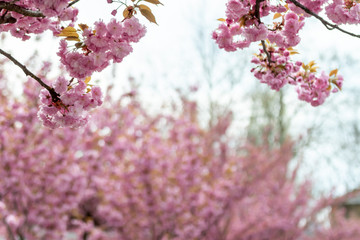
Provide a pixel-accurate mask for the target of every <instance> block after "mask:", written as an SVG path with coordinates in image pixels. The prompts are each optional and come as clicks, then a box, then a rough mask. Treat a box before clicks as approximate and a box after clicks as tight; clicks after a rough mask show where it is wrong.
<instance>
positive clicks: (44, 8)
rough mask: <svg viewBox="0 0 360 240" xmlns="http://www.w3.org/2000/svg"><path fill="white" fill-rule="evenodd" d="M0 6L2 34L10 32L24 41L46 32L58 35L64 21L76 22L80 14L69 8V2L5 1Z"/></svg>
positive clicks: (54, 0)
mask: <svg viewBox="0 0 360 240" xmlns="http://www.w3.org/2000/svg"><path fill="white" fill-rule="evenodd" d="M0 4H1V8H0V15H1V19H0V21H1V24H0V32H7V31H9V32H10V33H11V35H13V36H14V37H18V38H21V39H22V40H27V39H29V38H30V35H29V34H31V33H34V34H39V33H42V32H44V31H46V30H51V31H53V32H54V34H57V33H58V32H59V31H60V23H61V22H62V21H71V22H74V21H75V20H76V16H77V14H78V9H76V8H73V7H68V4H69V1H68V0H47V1H40V0H32V1H28V0H19V1H12V0H3V1H1V3H0ZM8 9H10V10H11V11H9V10H8Z"/></svg>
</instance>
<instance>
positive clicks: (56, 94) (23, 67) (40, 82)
mask: <svg viewBox="0 0 360 240" xmlns="http://www.w3.org/2000/svg"><path fill="white" fill-rule="evenodd" d="M0 54H2V55H4V56H5V57H7V58H8V59H10V60H11V61H12V62H13V63H14V64H15V65H16V66H18V67H20V68H21V70H23V72H24V73H25V75H26V76H30V77H32V78H33V79H34V80H35V81H37V82H38V83H39V84H40V85H41V86H42V87H44V88H45V89H46V90H48V91H49V93H50V95H51V98H52V101H53V102H57V101H60V99H59V96H60V95H59V94H58V93H56V92H55V90H54V89H53V88H51V87H50V86H49V85H47V84H46V83H44V82H43V81H42V80H41V79H40V78H39V77H38V76H36V75H35V74H33V73H32V72H30V71H29V69H27V68H26V66H25V65H23V64H21V63H20V62H19V61H18V60H16V59H15V58H14V57H13V56H11V55H10V54H9V53H7V52H5V51H3V50H2V49H0Z"/></svg>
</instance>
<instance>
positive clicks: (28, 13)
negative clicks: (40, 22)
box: [0, 2, 45, 18]
mask: <svg viewBox="0 0 360 240" xmlns="http://www.w3.org/2000/svg"><path fill="white" fill-rule="evenodd" d="M0 9H6V10H9V11H12V12H17V13H20V14H22V15H24V16H28V17H41V18H43V17H45V15H44V14H43V13H42V12H39V11H33V10H29V9H26V8H24V7H21V6H19V5H16V4H12V3H9V2H0Z"/></svg>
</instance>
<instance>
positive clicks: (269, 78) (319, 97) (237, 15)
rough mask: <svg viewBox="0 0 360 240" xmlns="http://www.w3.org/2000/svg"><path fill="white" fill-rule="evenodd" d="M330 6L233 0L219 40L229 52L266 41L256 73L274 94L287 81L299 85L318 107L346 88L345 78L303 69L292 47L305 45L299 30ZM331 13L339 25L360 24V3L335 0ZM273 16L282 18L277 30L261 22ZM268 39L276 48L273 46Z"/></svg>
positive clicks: (318, 0)
mask: <svg viewBox="0 0 360 240" xmlns="http://www.w3.org/2000/svg"><path fill="white" fill-rule="evenodd" d="M325 2H326V1H324V0H315V1H313V0H299V1H287V4H286V5H285V4H280V5H273V3H272V2H271V1H255V0H229V1H228V3H227V5H226V7H227V9H226V19H219V20H221V21H222V23H221V24H220V25H219V27H218V29H217V30H215V31H214V32H213V39H214V40H215V41H216V43H217V44H218V46H219V48H223V49H225V50H226V51H236V50H237V49H243V48H247V47H249V46H250V44H251V43H252V42H257V41H261V42H262V43H261V44H262V46H263V49H261V50H260V54H259V55H257V57H255V58H253V60H252V63H255V64H257V65H258V66H257V67H255V68H253V69H252V72H254V75H255V77H256V78H258V79H259V80H260V81H261V82H262V83H266V84H268V85H269V86H270V87H271V88H272V89H274V90H279V89H280V88H282V87H283V86H284V85H285V84H287V83H289V84H293V85H297V92H298V95H299V99H301V100H304V101H306V102H309V103H311V105H313V106H318V105H320V104H322V103H323V102H324V100H325V98H326V97H328V96H329V94H330V92H336V91H338V89H341V86H342V81H343V78H342V76H340V75H339V76H337V72H336V74H334V76H332V75H331V74H330V76H327V75H326V74H325V73H322V74H321V75H320V76H319V77H317V76H315V72H316V68H312V67H311V66H308V68H309V69H311V71H310V70H309V69H305V68H303V69H301V66H305V65H304V64H303V63H301V62H296V63H293V62H292V61H291V59H290V55H291V54H290V52H291V50H292V47H294V46H296V45H298V44H299V43H300V40H301V38H300V36H299V31H300V30H301V29H302V28H303V26H304V24H305V18H306V17H311V16H312V15H316V14H318V13H319V12H321V11H322V9H323V6H324V4H325ZM325 9H326V13H327V15H328V17H329V18H330V19H331V20H332V21H334V22H335V23H337V24H341V23H348V24H358V23H360V3H359V2H358V1H357V0H344V1H343V0H334V1H333V2H332V3H331V4H329V5H328V6H326V7H325ZM271 12H272V13H274V16H273V19H279V18H280V19H281V20H280V21H275V22H273V23H272V26H270V25H266V24H264V23H263V22H262V21H261V17H265V16H268V15H269V14H270V13H271ZM310 13H311V14H310ZM319 18H320V17H319ZM322 21H323V23H324V24H327V26H332V25H331V23H327V22H326V21H325V20H322ZM325 22H326V23H325ZM345 32H346V31H345ZM265 40H266V41H267V42H268V43H269V44H271V47H269V48H267V46H266V44H265ZM332 86H335V87H334V88H333V87H332Z"/></svg>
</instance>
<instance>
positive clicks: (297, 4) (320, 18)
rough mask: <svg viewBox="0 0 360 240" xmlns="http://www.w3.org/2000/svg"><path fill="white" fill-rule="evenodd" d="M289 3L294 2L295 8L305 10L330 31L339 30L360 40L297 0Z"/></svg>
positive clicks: (358, 36)
mask: <svg viewBox="0 0 360 240" xmlns="http://www.w3.org/2000/svg"><path fill="white" fill-rule="evenodd" d="M289 1H290V2H292V3H293V4H294V5H295V6H297V7H299V8H301V9H302V10H304V11H305V12H306V13H308V14H310V15H312V16H314V17H315V18H317V19H318V20H320V22H321V23H322V24H324V26H325V27H326V28H327V29H328V30H333V29H337V30H339V31H341V32H343V33H346V34H348V35H350V36H352V37H357V38H360V35H358V34H354V33H352V32H348V31H346V30H344V29H342V28H340V27H339V26H338V25H336V24H332V23H330V22H328V21H326V20H325V19H323V18H322V17H320V16H319V15H317V14H316V13H314V12H312V11H311V10H310V9H308V8H307V7H305V6H304V5H302V4H301V3H299V2H297V1H295V0H289Z"/></svg>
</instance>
